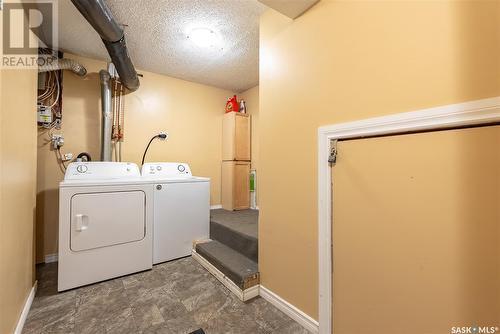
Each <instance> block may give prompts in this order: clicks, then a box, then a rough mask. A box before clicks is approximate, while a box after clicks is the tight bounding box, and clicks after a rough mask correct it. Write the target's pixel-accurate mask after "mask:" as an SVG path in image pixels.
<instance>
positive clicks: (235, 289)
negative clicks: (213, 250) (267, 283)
mask: <svg viewBox="0 0 500 334" xmlns="http://www.w3.org/2000/svg"><path fill="white" fill-rule="evenodd" d="M191 255H192V256H193V259H195V260H196V261H198V263H199V264H201V265H202V266H203V267H204V268H205V269H206V270H208V272H209V273H211V274H212V275H214V276H215V278H217V279H218V280H219V282H221V283H222V284H224V286H225V287H226V288H228V289H229V291H231V292H232V293H234V294H235V295H236V296H237V297H238V298H239V299H240V300H241V301H243V302H245V301H247V300H250V299H252V298H255V297H257V296H258V295H259V285H255V286H252V287H251V288H248V289H245V290H241V289H240V287H239V286H237V285H236V284H234V282H233V281H231V280H230V279H229V278H228V277H227V276H226V275H224V274H223V273H222V272H221V271H220V270H219V269H217V268H215V267H214V266H213V265H212V264H211V263H210V262H208V261H207V260H205V259H204V258H203V257H202V256H201V255H200V254H198V253H197V252H196V250H195V249H193V250H192V252H191Z"/></svg>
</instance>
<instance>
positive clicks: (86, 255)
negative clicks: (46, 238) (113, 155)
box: [58, 162, 154, 291]
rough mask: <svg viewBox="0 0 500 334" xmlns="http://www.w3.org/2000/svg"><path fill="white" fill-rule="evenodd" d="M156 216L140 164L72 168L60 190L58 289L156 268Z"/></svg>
mask: <svg viewBox="0 0 500 334" xmlns="http://www.w3.org/2000/svg"><path fill="white" fill-rule="evenodd" d="M153 214H154V212H153V189H152V187H151V183H148V182H144V179H143V178H142V177H141V175H140V172H139V168H138V167H137V165H136V164H133V163H125V162H76V163H70V164H69V165H68V168H67V170H66V174H65V176H64V180H63V181H62V182H61V183H60V185H59V265H58V274H59V276H58V290H59V291H63V290H67V289H71V288H75V287H78V286H82V285H87V284H91V283H95V282H99V281H103V280H107V279H110V278H114V277H118V276H122V275H127V274H131V273H134V272H138V271H142V270H147V269H151V268H152V248H153V247H152V241H153V234H152V232H153Z"/></svg>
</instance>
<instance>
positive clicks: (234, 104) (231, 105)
mask: <svg viewBox="0 0 500 334" xmlns="http://www.w3.org/2000/svg"><path fill="white" fill-rule="evenodd" d="M238 110H239V107H238V100H237V99H236V95H234V96H233V97H231V98H229V99H227V103H226V112H238Z"/></svg>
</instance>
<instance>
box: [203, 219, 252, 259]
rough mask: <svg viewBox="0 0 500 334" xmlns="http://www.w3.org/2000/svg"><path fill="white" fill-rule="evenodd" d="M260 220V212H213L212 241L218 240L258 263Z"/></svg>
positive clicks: (211, 224)
mask: <svg viewBox="0 0 500 334" xmlns="http://www.w3.org/2000/svg"><path fill="white" fill-rule="evenodd" d="M258 218H259V211H258V210H241V211H226V210H223V209H216V210H211V212H210V239H212V240H217V241H219V242H220V243H222V244H224V245H226V246H228V247H230V248H232V249H234V250H236V251H237V252H239V253H241V254H243V255H244V256H246V257H248V258H249V259H251V260H252V261H254V262H258V261H259V255H258V249H259V241H258Z"/></svg>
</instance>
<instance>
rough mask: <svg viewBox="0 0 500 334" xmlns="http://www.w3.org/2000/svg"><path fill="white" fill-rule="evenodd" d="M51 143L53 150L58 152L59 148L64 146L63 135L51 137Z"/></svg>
mask: <svg viewBox="0 0 500 334" xmlns="http://www.w3.org/2000/svg"><path fill="white" fill-rule="evenodd" d="M51 141H52V147H54V150H58V149H59V148H60V147H61V146H63V145H64V137H63V135H52V138H51Z"/></svg>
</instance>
